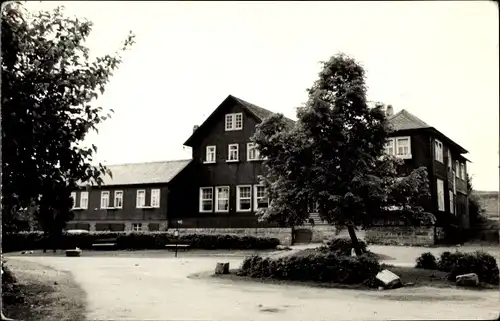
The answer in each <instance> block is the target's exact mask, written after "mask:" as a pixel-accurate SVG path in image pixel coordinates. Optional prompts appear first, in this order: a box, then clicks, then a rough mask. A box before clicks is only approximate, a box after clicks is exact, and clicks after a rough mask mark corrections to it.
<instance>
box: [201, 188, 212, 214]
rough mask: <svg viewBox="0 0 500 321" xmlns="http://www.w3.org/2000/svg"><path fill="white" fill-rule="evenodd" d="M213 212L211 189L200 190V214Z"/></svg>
mask: <svg viewBox="0 0 500 321" xmlns="http://www.w3.org/2000/svg"><path fill="white" fill-rule="evenodd" d="M213 210H214V189H213V187H202V188H200V212H212V211H213Z"/></svg>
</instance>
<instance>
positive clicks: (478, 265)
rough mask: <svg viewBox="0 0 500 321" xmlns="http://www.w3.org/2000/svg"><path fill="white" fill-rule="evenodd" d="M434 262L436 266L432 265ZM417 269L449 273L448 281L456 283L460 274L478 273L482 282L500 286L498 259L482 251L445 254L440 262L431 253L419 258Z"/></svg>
mask: <svg viewBox="0 0 500 321" xmlns="http://www.w3.org/2000/svg"><path fill="white" fill-rule="evenodd" d="M432 261H434V262H435V264H432V263H431V262H432ZM424 262H425V263H424ZM429 263H430V264H429ZM416 267H417V268H424V269H437V270H439V271H443V272H448V280H450V281H455V277H456V276H457V275H460V274H466V273H476V274H477V276H478V277H479V281H481V282H485V283H490V284H495V285H496V284H499V269H498V263H497V261H496V259H495V258H494V257H493V256H492V255H490V254H488V253H486V252H482V251H477V252H474V253H464V252H458V251H457V252H454V253H452V252H443V253H442V254H441V257H440V258H439V260H436V258H435V257H434V255H432V254H431V253H423V254H422V255H421V256H420V257H419V258H417V265H416Z"/></svg>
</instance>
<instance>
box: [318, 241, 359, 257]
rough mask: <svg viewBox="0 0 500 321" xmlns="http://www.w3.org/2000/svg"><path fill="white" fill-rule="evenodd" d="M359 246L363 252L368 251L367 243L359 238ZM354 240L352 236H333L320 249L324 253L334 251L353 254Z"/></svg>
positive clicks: (341, 253)
mask: <svg viewBox="0 0 500 321" xmlns="http://www.w3.org/2000/svg"><path fill="white" fill-rule="evenodd" d="M358 242H359V246H360V248H361V251H362V252H363V253H366V243H365V242H364V241H362V240H358ZM352 248H353V247H352V240H351V239H350V238H346V237H341V238H333V239H332V240H331V241H328V242H327V243H326V244H323V245H322V246H321V247H320V248H319V250H320V251H321V252H324V253H328V252H333V253H337V254H340V255H351V250H352Z"/></svg>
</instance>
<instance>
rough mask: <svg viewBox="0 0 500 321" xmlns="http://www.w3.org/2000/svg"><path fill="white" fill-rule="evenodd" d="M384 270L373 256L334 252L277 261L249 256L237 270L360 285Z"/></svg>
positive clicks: (262, 275) (253, 274)
mask: <svg viewBox="0 0 500 321" xmlns="http://www.w3.org/2000/svg"><path fill="white" fill-rule="evenodd" d="M380 270H381V267H380V264H379V263H378V261H377V260H376V259H375V258H373V257H370V256H367V255H362V256H359V257H351V256H344V255H338V254H335V253H321V252H317V253H311V254H309V255H306V256H293V255H292V256H287V257H283V258H278V259H272V258H262V257H260V256H252V257H248V258H246V259H245V260H244V261H243V264H242V265H241V268H240V269H239V271H238V275H240V276H250V277H254V278H272V279H282V280H299V281H319V282H334V283H343V284H361V283H365V282H367V281H368V280H372V279H374V278H375V276H376V275H377V273H378V272H380Z"/></svg>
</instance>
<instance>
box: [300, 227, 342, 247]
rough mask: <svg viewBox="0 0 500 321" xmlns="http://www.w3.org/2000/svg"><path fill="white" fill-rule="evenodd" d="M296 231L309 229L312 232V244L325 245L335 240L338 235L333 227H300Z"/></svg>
mask: <svg viewBox="0 0 500 321" xmlns="http://www.w3.org/2000/svg"><path fill="white" fill-rule="evenodd" d="M295 229H308V230H310V231H311V232H312V238H311V243H323V241H328V240H331V239H333V238H335V237H336V236H337V234H338V232H337V229H336V228H335V227H334V226H331V225H315V226H310V225H304V226H298V227H296V228H295Z"/></svg>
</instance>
